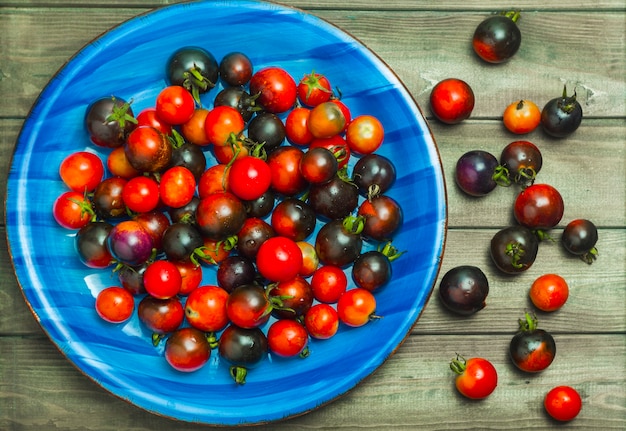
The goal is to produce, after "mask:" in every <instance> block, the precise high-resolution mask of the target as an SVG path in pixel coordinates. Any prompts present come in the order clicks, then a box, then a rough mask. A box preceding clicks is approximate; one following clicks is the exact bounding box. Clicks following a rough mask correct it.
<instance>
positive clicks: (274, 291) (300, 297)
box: [267, 276, 314, 319]
mask: <svg viewBox="0 0 626 431" xmlns="http://www.w3.org/2000/svg"><path fill="white" fill-rule="evenodd" d="M267 295H268V297H269V298H270V301H272V302H273V303H274V304H275V306H274V308H273V309H272V315H273V316H275V317H277V318H279V319H297V318H300V317H302V316H304V315H305V314H306V312H307V311H309V308H311V305H313V299H314V297H313V289H312V288H311V284H310V283H309V282H308V281H307V280H305V279H304V278H302V277H300V276H297V277H295V278H292V279H291V280H288V281H279V282H278V283H276V284H272V285H270V287H268V290H267Z"/></svg>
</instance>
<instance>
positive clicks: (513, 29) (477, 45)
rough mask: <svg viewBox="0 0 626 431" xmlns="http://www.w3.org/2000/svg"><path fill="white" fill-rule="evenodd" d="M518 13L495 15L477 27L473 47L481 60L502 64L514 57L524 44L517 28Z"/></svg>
mask: <svg viewBox="0 0 626 431" xmlns="http://www.w3.org/2000/svg"><path fill="white" fill-rule="evenodd" d="M519 17H520V13H519V12H518V11H511V12H506V13H504V14H500V15H493V16H490V17H489V18H487V19H485V20H484V21H482V22H481V23H480V24H478V26H477V27H476V30H475V31H474V36H473V37H472V47H473V48H474V51H475V52H476V54H478V56H479V57H480V58H482V59H483V60H485V61H487V62H489V63H502V62H504V61H506V60H508V59H509V58H511V57H513V56H514V55H515V53H516V52H517V50H518V49H519V47H520V45H521V43H522V34H521V32H520V30H519V28H518V27H517V24H516V22H517V20H518V19H519Z"/></svg>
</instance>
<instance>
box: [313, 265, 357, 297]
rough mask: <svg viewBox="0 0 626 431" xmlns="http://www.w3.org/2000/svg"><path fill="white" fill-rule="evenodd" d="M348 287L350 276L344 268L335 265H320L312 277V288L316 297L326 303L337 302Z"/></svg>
mask: <svg viewBox="0 0 626 431" xmlns="http://www.w3.org/2000/svg"><path fill="white" fill-rule="evenodd" d="M347 287H348V277H347V276H346V274H345V273H344V272H343V269H341V268H339V267H338V266H335V265H323V266H320V267H319V268H318V269H317V270H316V271H315V272H314V273H313V277H311V288H312V289H313V295H314V296H315V299H317V300H318V301H320V302H324V303H335V302H337V301H339V298H340V297H341V295H343V294H344V293H345V292H346V289H347Z"/></svg>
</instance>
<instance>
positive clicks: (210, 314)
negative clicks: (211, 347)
mask: <svg viewBox="0 0 626 431" xmlns="http://www.w3.org/2000/svg"><path fill="white" fill-rule="evenodd" d="M227 300H228V292H226V291H225V290H224V289H222V288H221V287H218V286H212V285H207V286H200V287H198V288H197V289H194V290H193V291H192V292H191V293H190V294H189V296H188V297H187V302H186V303H185V316H186V317H187V321H188V322H189V324H190V325H191V326H193V327H194V328H197V329H199V330H201V331H204V332H217V331H221V330H222V329H224V328H225V327H226V325H227V324H228V322H229V319H228V315H227V314H226V301H227Z"/></svg>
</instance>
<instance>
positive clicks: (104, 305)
mask: <svg viewBox="0 0 626 431" xmlns="http://www.w3.org/2000/svg"><path fill="white" fill-rule="evenodd" d="M134 309H135V299H134V298H133V295H132V294H131V293H130V292H129V291H128V290H126V289H124V288H123V287H117V286H111V287H107V288H105V289H104V290H102V291H100V293H98V296H97V297H96V312H97V313H98V316H100V317H101V318H102V319H103V320H106V321H107V322H110V323H121V322H125V321H126V320H128V319H129V318H130V316H131V315H132V314H133V311H134Z"/></svg>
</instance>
